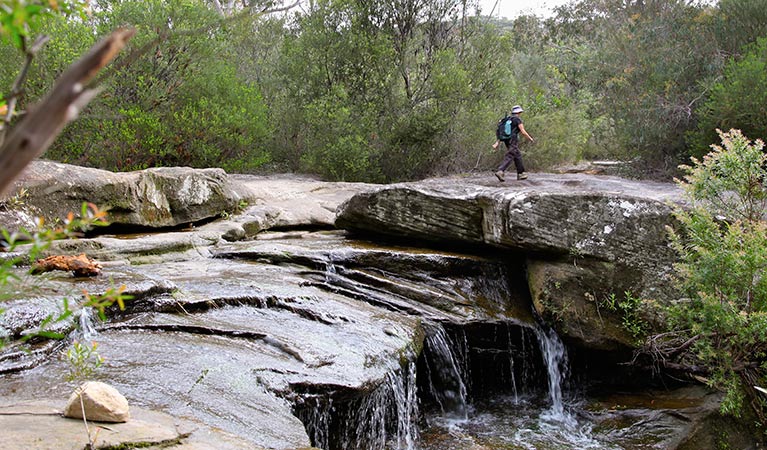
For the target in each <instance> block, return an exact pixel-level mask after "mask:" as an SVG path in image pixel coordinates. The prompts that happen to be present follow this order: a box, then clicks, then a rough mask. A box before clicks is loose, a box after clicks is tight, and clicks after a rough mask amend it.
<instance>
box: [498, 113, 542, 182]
mask: <svg viewBox="0 0 767 450" xmlns="http://www.w3.org/2000/svg"><path fill="white" fill-rule="evenodd" d="M522 112H524V109H522V107H521V106H519V105H514V107H513V108H511V117H508V116H507V117H504V118H503V119H501V122H499V123H498V129H497V130H496V131H495V137H496V138H498V140H497V141H495V144H493V148H494V149H496V148H498V144H500V143H501V142H503V143H504V144H506V150H507V151H506V155H504V157H503V162H501V165H500V166H498V170H497V171H496V172H495V176H496V177H498V180H499V181H505V180H506V179H505V178H504V172H505V171H506V168H507V167H509V166H510V165H511V163H512V161H513V162H514V167H516V169H517V180H526V179H527V174H526V173H525V165H524V164H523V163H522V153H521V152H520V151H519V135H520V134H522V135H523V136H524V137H526V138H527V139H529V140H530V142H535V140H534V139H533V138H532V137H531V136H530V135H529V134H527V131H526V130H525V126H524V125H523V124H522V119H521V118H520V117H519V115H520V114H521V113H522ZM507 121H510V122H511V123H510V124H509V125H510V126H506V122H507ZM504 128H505V130H504Z"/></svg>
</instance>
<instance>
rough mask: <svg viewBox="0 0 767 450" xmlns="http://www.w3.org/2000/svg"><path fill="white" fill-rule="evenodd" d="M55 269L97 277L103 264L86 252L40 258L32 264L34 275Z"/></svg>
mask: <svg viewBox="0 0 767 450" xmlns="http://www.w3.org/2000/svg"><path fill="white" fill-rule="evenodd" d="M53 270H63V271H65V272H69V271H71V272H72V273H73V274H74V276H76V277H95V276H96V275H99V274H100V273H101V264H99V263H97V262H95V261H93V260H92V259H90V258H88V257H87V256H86V255H85V253H81V254H79V255H77V256H69V255H53V256H49V257H47V258H43V259H38V260H37V261H36V262H35V264H34V265H33V266H32V274H34V275H38V274H41V273H45V272H50V271H53Z"/></svg>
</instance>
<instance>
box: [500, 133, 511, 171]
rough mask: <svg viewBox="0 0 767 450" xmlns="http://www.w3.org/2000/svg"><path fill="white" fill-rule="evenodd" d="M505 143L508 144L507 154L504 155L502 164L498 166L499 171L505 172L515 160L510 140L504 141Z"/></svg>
mask: <svg viewBox="0 0 767 450" xmlns="http://www.w3.org/2000/svg"><path fill="white" fill-rule="evenodd" d="M503 143H504V144H506V154H505V155H503V161H501V165H500V166H498V171H499V172H505V171H506V169H508V167H509V166H510V165H511V163H512V162H514V154H513V153H512V150H511V144H510V143H509V141H504V142H503Z"/></svg>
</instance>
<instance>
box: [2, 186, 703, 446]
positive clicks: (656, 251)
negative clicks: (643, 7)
mask: <svg viewBox="0 0 767 450" xmlns="http://www.w3.org/2000/svg"><path fill="white" fill-rule="evenodd" d="M536 176H537V179H536V178H534V180H533V181H531V182H527V183H525V184H519V185H518V186H517V185H514V187H509V186H507V185H499V184H498V183H497V182H494V181H491V180H490V177H469V178H465V179H446V180H427V181H425V182H423V183H418V184H405V185H395V186H390V187H374V186H369V185H354V184H348V183H321V182H318V181H315V180H309V179H297V178H294V177H291V178H280V177H277V178H274V179H270V178H262V177H249V176H232V177H229V179H227V180H225V184H229V185H230V186H232V194H231V196H229V197H228V198H230V199H231V200H236V199H247V202H248V204H247V206H244V207H242V208H237V211H235V212H234V213H233V214H227V215H226V219H224V218H220V219H218V220H216V221H214V222H210V223H206V224H199V223H197V224H188V226H186V227H185V228H183V229H175V230H172V231H167V230H165V231H160V232H147V231H146V229H142V230H140V232H139V233H136V234H128V235H101V236H97V237H92V238H88V239H80V240H74V241H59V242H56V243H54V245H52V247H51V248H50V249H49V252H50V253H66V254H79V253H86V254H87V255H88V256H90V257H93V258H95V259H96V260H98V261H99V262H100V264H101V265H102V266H103V274H102V275H101V276H99V277H94V278H74V277H72V276H71V275H69V274H61V273H50V274H45V275H43V276H40V277H30V276H29V275H26V274H25V268H24V267H20V268H17V269H15V270H16V272H15V273H16V274H17V275H18V277H19V280H18V282H17V283H15V284H14V285H12V286H10V287H9V288H8V289H7V290H6V293H7V294H8V300H7V301H5V302H4V303H3V307H4V308H5V309H6V311H5V313H4V314H3V315H2V316H0V327H2V330H3V332H4V334H5V335H7V336H8V337H9V338H10V339H11V342H10V343H9V344H8V345H6V346H5V347H4V348H3V349H2V351H1V352H0V398H2V399H3V403H6V404H22V403H25V404H26V403H28V402H30V401H33V400H36V399H39V398H40V393H41V392H45V395H46V396H47V397H49V398H51V399H62V401H63V399H65V398H66V397H67V396H68V395H69V393H70V392H71V390H72V388H73V385H72V383H70V382H67V381H65V378H66V375H67V374H68V373H69V372H70V370H71V366H70V365H69V363H68V362H67V361H66V358H64V356H63V353H62V350H63V348H64V347H63V346H64V345H65V344H67V343H68V342H71V341H72V340H79V341H81V342H88V341H90V340H96V341H98V343H99V347H98V349H99V353H100V355H101V356H102V357H104V360H105V362H104V365H103V366H102V367H101V368H100V369H99V370H98V371H97V372H96V376H95V378H96V379H101V380H104V381H108V382H109V383H110V384H113V385H114V386H115V387H117V388H118V389H119V390H120V392H121V393H123V394H124V395H125V397H126V398H127V399H128V400H129V401H130V403H131V412H132V415H133V411H135V408H138V410H139V411H142V410H151V411H157V412H158V413H163V414H168V415H170V416H171V417H174V418H178V419H177V420H180V421H185V422H188V423H191V424H192V425H193V426H192V427H191V428H193V429H194V431H185V430H187V429H186V428H184V429H182V430H181V431H179V430H178V429H176V431H175V435H174V436H175V437H172V438H169V439H170V441H168V440H165V439H164V438H163V439H160V440H158V441H156V442H155V441H151V442H145V443H143V444H142V445H149V447H148V448H155V447H157V448H160V447H161V446H169V447H168V448H186V449H198V448H199V449H208V448H216V449H227V448H232V449H240V448H305V447H309V446H311V445H317V446H321V447H326V448H384V446H385V445H386V442H389V443H390V446H394V447H399V448H413V447H414V446H415V445H416V444H414V442H416V440H417V436H418V432H417V430H414V428H413V427H415V426H416V425H415V424H416V423H417V420H416V417H418V401H417V397H418V396H422V395H427V394H426V393H427V392H430V393H431V394H428V395H431V397H432V401H436V402H437V403H439V404H441V405H443V407H445V405H452V406H449V408H458V409H460V410H462V411H464V413H467V412H468V411H470V410H472V409H471V408H472V407H473V406H471V405H468V404H467V401H470V400H471V398H472V395H474V396H475V400H476V405H480V404H481V402H480V397H481V396H482V395H491V396H492V395H494V393H497V392H501V393H502V394H508V393H511V391H510V390H512V388H513V394H514V395H515V396H517V394H520V395H521V394H522V392H523V391H525V392H527V393H530V395H540V394H541V393H542V392H545V391H546V386H547V382H546V379H547V378H546V377H547V376H546V370H545V366H546V364H547V362H546V355H545V353H546V350H545V348H544V347H543V346H539V342H540V339H541V336H543V334H542V333H544V332H543V331H541V330H542V328H540V325H539V324H538V320H539V319H537V318H536V317H535V316H536V313H538V314H540V315H541V316H543V317H544V319H546V320H550V323H552V324H553V325H555V326H556V324H557V320H554V319H556V317H555V316H554V315H553V314H554V313H555V312H562V313H563V314H565V315H564V316H563V317H564V318H565V320H563V321H562V323H565V324H566V326H560V327H559V329H560V330H561V331H563V332H564V335H565V336H564V337H565V338H569V341H570V342H571V343H576V344H577V345H580V346H582V347H584V348H594V349H599V350H601V351H615V349H621V351H623V350H625V349H626V348H627V347H628V346H630V342H629V341H630V337H627V336H626V335H625V333H624V332H623V331H622V330H620V329H619V328H617V327H615V326H614V322H610V323H609V324H606V323H605V322H603V320H605V321H610V320H618V318H616V317H612V318H611V317H610V315H609V314H603V315H602V316H601V317H599V312H598V311H597V313H596V316H595V313H594V308H597V305H596V304H594V302H591V303H589V299H590V297H589V296H588V295H586V293H589V295H592V296H595V297H599V295H597V293H598V294H600V295H601V294H604V295H607V294H609V291H610V289H618V288H620V289H624V288H625V289H634V288H636V287H637V286H640V287H642V286H643V289H645V290H644V291H641V292H654V291H653V290H652V288H653V287H654V285H651V284H650V283H649V282H648V280H651V279H652V276H651V274H653V273H656V272H653V270H660V269H663V268H664V267H665V266H664V264H665V262H664V261H666V258H667V256H668V254H667V253H666V252H667V249H666V248H665V247H664V246H665V245H666V243H665V240H664V238H662V237H661V236H660V235H659V234H657V232H658V230H659V228H662V224H664V223H666V222H665V221H666V220H667V218H668V209H667V208H668V205H666V204H665V203H664V202H665V201H666V200H674V199H676V195H677V193H676V192H675V190H674V189H673V188H671V187H669V186H668V185H657V186H656V185H651V184H644V185H643V184H636V183H631V182H625V183H624V182H623V181H622V180H618V179H613V178H605V179H604V180H594V179H592V178H594V177H585V176H583V175H569V176H561V177H562V178H557V177H555V176H553V175H539V176H538V175H536ZM624 181H625V180H624ZM642 190H644V191H642ZM642 192H645V193H644V194H642ZM193 197H194V196H193ZM570 197H572V199H573V203H572V205H575V206H571V209H569V210H566V211H564V212H561V211H560V213H556V214H554V213H553V212H552V211H550V209H551V208H553V207H554V206H552V205H557V204H561V203H562V202H563V201H564V200H562V199H565V198H570ZM194 198H197V197H194ZM346 200H349V201H348V203H346V204H345V206H344V207H343V208H342V209H341V213H340V215H339V216H338V219H337V220H336V215H335V211H336V209H337V207H338V206H339V205H341V204H342V203H344V202H345V201H346ZM624 200H625V201H626V202H628V203H626V204H627V205H633V206H630V207H629V206H625V205H624V206H621V205H622V204H623V203H622V202H623V201H624ZM530 205H532V206H530ZM611 205H612V206H611ZM240 206H242V205H240ZM520 208H521V209H523V210H524V211H525V212H524V216H521V217H518V211H517V210H519V209H520ZM611 208H612V209H611ZM664 208H666V209H664ZM202 209H204V208H202ZM604 209H606V210H604ZM628 209H630V210H631V211H628ZM210 211H212V209H211V210H210ZM583 211H585V212H583ZM219 213H220V211H219V212H216V213H215V214H219ZM581 213H583V215H582V216H581V215H579V214H581ZM635 213H636V214H635ZM206 214H209V213H206ZM211 214H212V212H211ZM552 214H554V215H552ZM555 216H556V217H555ZM209 217H213V216H209ZM624 219H625V220H624ZM185 220H187V219H185ZM619 220H624V221H623V222H619ZM581 222H583V223H581ZM336 223H339V224H342V225H343V226H344V227H346V228H348V229H349V230H351V231H354V232H359V231H364V232H366V235H367V237H371V236H373V237H375V240H379V239H380V238H383V237H397V238H401V239H400V240H399V241H397V244H392V243H391V242H389V243H386V244H384V243H382V242H375V240H370V239H366V240H361V239H357V238H356V237H355V235H350V234H349V233H348V232H347V231H339V230H330V228H332V227H333V226H334V225H335V224H336ZM610 224H611V225H610ZM607 225H610V226H611V227H614V228H613V230H611V231H610V232H609V233H607V232H605V230H606V228H605V227H606V226H607ZM538 228H541V229H542V230H539V231H541V233H543V234H542V236H543V237H540V236H534V233H535V232H536V230H537V229H538ZM326 229H327V230H326ZM268 230H272V231H268ZM613 232H615V235H614V236H613ZM631 232H635V233H638V234H637V235H636V239H646V240H647V242H629V243H625V242H622V241H621V242H620V243H618V242H617V241H616V242H615V243H614V242H613V241H611V239H617V240H618V241H620V240H621V239H623V238H622V237H621V236H630V235H631V234H630V233H631ZM621 233H628V234H621ZM643 233H644V234H643ZM597 238H600V239H602V240H601V241H597ZM403 239H404V241H403ZM653 239H655V241H653ZM408 240H409V241H408ZM404 242H407V244H409V245H405V244H404ZM600 242H601V243H600ZM579 243H581V244H579ZM433 244H435V245H433ZM445 244H449V245H445ZM613 244H615V245H618V246H619V248H618V249H617V250H615V252H613V251H612V250H610V249H609V247H610V246H611V245H613ZM571 248H575V249H577V250H578V251H579V252H580V253H577V254H573V252H572V251H571ZM621 252H622V253H627V252H634V253H631V254H630V255H628V256H625V257H624V256H622V255H621ZM636 252H639V253H641V252H646V253H647V254H646V255H641V254H640V255H637V254H636ZM651 255H654V256H651ZM121 285H125V292H126V293H128V294H130V295H131V296H132V297H133V298H132V299H131V300H130V301H128V302H127V303H126V307H125V309H124V310H120V309H119V308H117V307H111V308H109V309H107V310H106V311H105V313H106V316H107V320H106V321H105V322H101V321H98V320H94V318H93V312H92V311H89V310H87V309H85V310H84V309H82V308H80V306H79V303H78V299H79V298H80V295H81V294H80V293H81V292H82V291H83V290H85V291H87V292H89V293H91V294H100V293H104V292H106V291H107V290H108V289H109V288H110V287H113V286H121ZM596 286H599V288H600V289H601V290H600V291H598V292H597V291H596V290H594V289H595V287H596ZM561 289H564V290H566V291H567V292H568V295H559V294H558V292H559V290H561ZM65 297H66V298H68V299H70V305H71V306H72V308H73V309H74V314H73V315H72V316H71V317H68V318H67V319H66V320H64V321H62V322H59V323H56V324H55V325H53V329H54V330H55V331H58V332H60V333H62V334H64V335H66V336H67V337H66V339H65V340H64V341H54V340H46V339H39V338H36V339H33V340H31V341H29V342H25V343H22V342H19V341H18V339H19V338H21V337H22V336H24V335H28V334H30V333H34V332H35V331H36V330H37V329H38V327H39V326H40V325H41V324H42V323H43V322H44V320H45V319H46V317H48V316H49V315H51V314H53V315H55V314H57V312H58V311H59V310H60V305H61V299H62V298H65ZM576 300H583V301H582V302H581V303H578V302H576ZM563 305H572V308H573V309H572V311H568V310H567V309H566V308H563ZM534 306H535V308H534ZM595 317H598V319H595ZM573 318H579V319H578V320H571V319H573ZM611 327H612V328H611ZM589 331H591V332H589ZM424 349H425V350H424ZM424 352H427V353H429V356H428V357H425V356H424ZM419 357H420V359H419ZM416 361H418V363H417V364H416ZM446 363H449V364H447V367H448V369H449V370H445V368H444V367H441V366H444V365H445V364H446ZM416 371H417V372H418V378H419V379H418V380H417V382H418V386H419V389H420V391H419V392H418V393H417V392H416V389H415V384H416V376H415V375H416ZM517 390H519V392H517ZM701 395H703V394H701ZM459 400H460V401H459ZM467 405H468V406H467ZM677 409H679V408H677ZM519 411H521V414H523V415H524V414H525V411H526V410H525V409H520V410H519ZM537 411H540V409H539V410H537ZM536 414H537V413H536ZM679 414H681V415H682V416H684V417H686V418H685V419H683V421H689V422H690V423H696V424H697V423H702V422H703V421H705V420H708V419H700V418H698V417H697V416H696V417H693V416H692V415H687V413H686V412H684V411H682V412H680V413H679ZM670 415H672V416H673V414H670ZM650 416H651V414H650V413H647V412H646V411H645V412H637V413H636V414H635V416H634V417H633V418H630V419H625V418H623V419H621V420H624V421H625V422H626V423H628V422H631V421H632V420H633V421H634V422H641V421H642V420H645V419H647V418H648V417H650ZM7 417H15V416H12V415H9V416H7ZM136 417H139V418H140V415H139V416H136ZM595 417H596V416H594V417H592V418H590V419H588V420H589V421H590V422H589V423H592V424H594V423H599V424H601V423H602V422H600V420H601V419H599V418H595ZM610 417H612V416H610ZM706 417H709V416H706ZM17 419H18V418H15V419H9V420H17ZM56 419H57V420H64V419H59V418H56ZM0 420H5V419H4V415H3V412H2V410H0ZM19 420H20V419H19ZM44 420H45V421H46V422H45V423H44V426H48V422H47V421H48V418H46V419H44ZM164 420H165V419H162V420H161V419H159V418H158V419H157V420H156V422H157V424H162V423H165V422H164ZM610 420H612V419H610ZM610 420H607V419H606V420H605V423H608V422H610ZM131 422H132V421H129V422H128V423H127V424H126V425H129V424H130V423H131ZM8 423H10V422H8ZM24 423H27V422H13V424H11V425H9V427H11V428H13V429H14V430H23V429H25V428H27V427H26V426H25V425H24ZM40 423H41V424H42V423H43V422H40ZM632 423H633V422H632ZM41 426H42V425H41ZM50 426H51V427H53V426H54V425H53V424H50ZM55 426H58V425H55ZM110 426H111V425H110ZM610 426H611V425H610ZM610 426H606V429H610V430H614V429H616V428H615V427H613V428H610ZM28 428H29V431H30V432H32V433H38V434H39V433H42V431H39V428H37V427H36V425H35V426H34V427H28ZM0 429H4V428H3V427H2V426H1V425H0ZM168 429H169V430H170V428H168ZM689 429H690V430H692V428H689ZM35 430H37V431H35ZM685 430H687V428H685ZM504 432H505V431H504ZM67 433H69V432H62V435H66V436H70V434H67ZM75 433H76V432H75V431H73V432H72V434H71V436H74V434H75ZM81 433H82V431H81ZM685 433H686V431H685ZM690 433H692V431H690ZM690 433H688V434H690ZM109 436H111V435H109ZM425 437H427V438H428V437H429V436H428V433H427V436H425ZM72 439H76V438H74V437H73V438H72ZM701 439H704V440H705V439H707V438H701ZM40 442H42V441H40ZM76 442H80V441H76ZM115 442H117V441H115ZM130 442H132V441H130V440H129V439H128V440H122V441H120V443H121V444H128V443H130ZM424 442H426V441H424ZM493 442H496V441H493ZM497 442H501V443H500V444H498V445H500V447H493V445H495V444H493V445H489V444H487V442H486V441H482V440H475V441H474V443H481V445H485V446H486V448H505V447H503V445H506V444H504V443H503V442H502V440H501V441H497ZM680 442H681V441H680ZM365 443H367V444H365ZM1 445H2V444H0V446H1ZM41 445H42V444H41ZM46 445H47V444H46ZM78 445H80V447H78V448H82V446H83V445H82V444H78ZM115 445H117V444H115ZM418 445H421V444H418ZM424 445H425V444H424ZM472 445H473V444H472ZM675 445H676V444H675ZM152 446H155V447H152ZM0 448H2V447H0ZM29 448H36V447H34V446H32V447H29ZM37 448H55V447H44V446H40V447H37ZM60 448H67V447H60ZM162 448H165V447H162ZM425 448H440V447H425ZM456 448H471V447H465V446H464V447H462V446H460V445H459V446H458V447H456ZM604 448H612V447H610V446H609V445H606V446H604Z"/></svg>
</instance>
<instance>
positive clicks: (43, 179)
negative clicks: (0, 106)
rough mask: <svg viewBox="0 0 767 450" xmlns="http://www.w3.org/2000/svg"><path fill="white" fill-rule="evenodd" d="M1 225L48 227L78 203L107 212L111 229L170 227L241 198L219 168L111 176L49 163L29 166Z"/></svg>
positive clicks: (215, 211)
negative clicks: (40, 221) (36, 220)
mask: <svg viewBox="0 0 767 450" xmlns="http://www.w3.org/2000/svg"><path fill="white" fill-rule="evenodd" d="M14 195H16V196H18V197H19V198H18V199H17V201H16V202H15V204H12V205H8V207H7V208H6V211H5V212H4V213H3V214H2V215H3V219H2V221H1V222H0V223H2V225H3V226H5V227H7V228H14V227H18V226H19V225H23V226H27V227H28V226H31V225H33V223H31V222H30V220H29V219H30V218H32V217H36V216H42V217H44V218H45V219H46V220H47V221H49V223H51V222H53V221H55V220H56V219H57V218H64V217H66V216H67V214H68V213H69V212H75V213H78V212H79V211H80V208H81V205H82V203H83V202H90V203H94V204H96V205H98V206H99V207H100V208H102V209H104V210H107V211H108V212H109V216H108V220H109V222H111V223H112V224H118V225H137V226H142V227H155V228H159V227H170V226H176V225H179V224H184V223H190V222H197V221H200V220H205V219H209V218H213V217H217V216H219V215H221V214H222V212H226V211H232V210H234V209H236V208H237V205H238V202H239V201H240V200H241V199H242V196H241V193H240V192H239V191H238V190H237V186H235V185H234V184H232V183H231V182H230V180H229V178H228V177H227V175H226V172H224V171H223V170H222V169H192V168H188V167H163V168H152V169H146V170H140V171H135V172H110V171H106V170H100V169H93V168H88V167H79V166H72V165H69V164H62V163H56V162H51V161H40V160H38V161H33V162H32V163H31V164H30V165H29V166H28V167H27V168H26V170H24V172H23V173H22V174H21V176H20V177H19V179H18V180H17V181H16V182H15V183H14V187H13V191H12V193H11V197H13V196H14Z"/></svg>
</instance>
